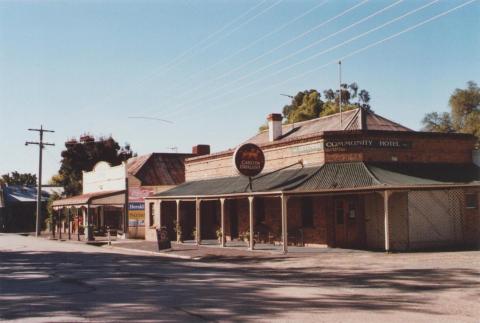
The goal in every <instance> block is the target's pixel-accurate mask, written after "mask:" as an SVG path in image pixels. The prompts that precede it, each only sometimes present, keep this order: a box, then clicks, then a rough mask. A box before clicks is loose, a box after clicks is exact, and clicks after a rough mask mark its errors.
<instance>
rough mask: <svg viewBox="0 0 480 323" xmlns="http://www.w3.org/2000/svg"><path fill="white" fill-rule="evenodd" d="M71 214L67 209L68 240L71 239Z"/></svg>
mask: <svg viewBox="0 0 480 323" xmlns="http://www.w3.org/2000/svg"><path fill="white" fill-rule="evenodd" d="M71 212H72V210H71V209H68V211H67V225H68V240H71V239H72V235H71V232H70V213H71Z"/></svg>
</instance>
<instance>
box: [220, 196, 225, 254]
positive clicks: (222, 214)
mask: <svg viewBox="0 0 480 323" xmlns="http://www.w3.org/2000/svg"><path fill="white" fill-rule="evenodd" d="M220 223H221V237H220V241H221V242H220V246H221V247H225V199H220Z"/></svg>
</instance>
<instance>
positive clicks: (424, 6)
mask: <svg viewBox="0 0 480 323" xmlns="http://www.w3.org/2000/svg"><path fill="white" fill-rule="evenodd" d="M437 2H439V0H433V1H430V2H429V3H427V4H425V5H422V6H420V7H418V8H415V9H413V10H410V11H408V12H407V13H405V14H402V15H400V16H398V17H396V18H394V19H391V20H389V21H387V22H386V23H383V24H381V25H380V26H377V27H374V28H371V29H369V30H368V31H366V32H363V33H361V34H359V35H357V36H354V37H351V38H349V39H348V40H346V41H343V42H341V43H339V44H337V45H334V46H332V47H329V48H327V49H325V50H323V51H320V52H318V53H315V54H313V55H311V56H309V57H307V58H305V59H303V60H301V61H299V62H296V63H293V64H290V65H288V66H286V67H284V68H281V69H279V70H277V71H275V72H273V73H269V74H265V75H262V76H261V77H259V78H255V79H254V80H253V81H250V82H247V83H245V84H242V85H241V86H239V87H235V88H234V89H232V90H229V91H226V92H223V93H221V94H218V95H214V96H205V100H204V102H205V101H206V102H209V101H211V100H215V99H218V98H221V97H223V96H226V95H229V94H231V93H234V92H236V91H238V90H239V89H243V88H246V87H248V86H250V85H253V84H255V83H258V82H259V81H262V80H264V79H266V78H269V77H272V76H275V75H278V74H281V73H282V72H284V71H287V70H289V69H291V68H293V67H295V66H298V65H300V64H304V63H306V62H308V61H311V60H312V59H314V58H317V57H319V56H321V55H323V54H326V53H328V52H331V51H333V50H335V49H337V48H339V47H342V46H344V45H346V44H349V43H351V42H353V41H355V40H357V39H360V38H362V37H365V36H367V35H369V34H371V33H373V32H375V31H378V30H380V29H382V28H385V27H387V26H389V25H391V24H393V23H395V22H397V21H399V20H401V19H404V18H406V17H408V16H411V15H413V14H415V13H417V12H418V11H421V10H423V9H426V8H428V7H430V6H432V5H433V4H435V3H437ZM279 61H280V60H278V61H276V62H274V63H271V64H269V65H268V66H273V65H274V64H278V62H279ZM261 70H262V69H260V71H261ZM257 71H259V69H257V70H255V71H254V72H251V73H249V75H248V76H251V75H253V74H256V73H257ZM244 78H245V77H242V78H240V79H238V80H242V79H244ZM238 80H235V81H233V82H230V83H228V84H226V85H224V86H221V87H220V88H216V89H215V92H217V91H219V90H221V89H223V88H225V87H226V86H229V85H232V84H234V83H236V82H237V81H238ZM209 94H210V93H209ZM203 98H204V97H202V98H200V99H197V101H199V100H201V99H203ZM198 104H199V103H198ZM194 106H196V105H194ZM190 107H191V105H190V106H188V105H182V106H180V109H177V111H176V113H177V114H178V113H179V112H181V111H184V110H186V109H188V108H190Z"/></svg>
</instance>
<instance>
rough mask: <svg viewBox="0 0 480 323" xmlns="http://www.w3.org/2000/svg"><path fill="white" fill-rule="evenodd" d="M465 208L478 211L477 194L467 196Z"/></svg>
mask: <svg viewBox="0 0 480 323" xmlns="http://www.w3.org/2000/svg"><path fill="white" fill-rule="evenodd" d="M465 207H466V208H467V209H478V198H477V194H475V193H467V194H465Z"/></svg>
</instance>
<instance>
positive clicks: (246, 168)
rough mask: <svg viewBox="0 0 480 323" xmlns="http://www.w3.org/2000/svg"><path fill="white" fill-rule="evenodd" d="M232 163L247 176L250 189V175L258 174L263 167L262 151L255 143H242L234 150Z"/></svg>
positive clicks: (239, 171) (263, 156)
mask: <svg viewBox="0 0 480 323" xmlns="http://www.w3.org/2000/svg"><path fill="white" fill-rule="evenodd" d="M233 163H234V166H235V168H236V169H237V171H238V173H239V174H241V175H244V176H247V177H248V180H249V184H250V190H252V177H254V176H257V175H258V174H260V173H261V172H262V170H263V167H265V155H264V154H263V151H262V150H261V149H260V147H258V146H257V145H255V144H251V143H247V144H243V145H241V146H239V147H238V148H237V149H236V150H235V153H234V154H233Z"/></svg>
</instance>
